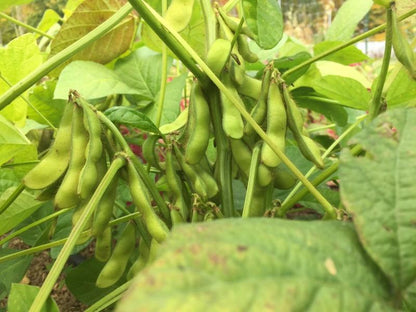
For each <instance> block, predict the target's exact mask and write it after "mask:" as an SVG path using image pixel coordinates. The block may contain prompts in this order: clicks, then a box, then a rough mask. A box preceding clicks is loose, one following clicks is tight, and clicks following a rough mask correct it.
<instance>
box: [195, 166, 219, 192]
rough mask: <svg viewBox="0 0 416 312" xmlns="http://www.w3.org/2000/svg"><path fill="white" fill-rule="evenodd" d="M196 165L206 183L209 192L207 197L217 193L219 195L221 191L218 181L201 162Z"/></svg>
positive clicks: (199, 174) (198, 172)
mask: <svg viewBox="0 0 416 312" xmlns="http://www.w3.org/2000/svg"><path fill="white" fill-rule="evenodd" d="M194 166H195V171H196V173H197V175H198V176H199V177H200V178H201V180H202V181H203V182H204V184H205V189H206V193H207V196H206V198H212V197H214V196H215V195H217V194H218V192H219V188H218V184H217V181H216V180H215V178H214V177H213V176H212V174H211V173H210V172H208V171H207V170H206V169H205V168H203V167H202V166H201V165H200V164H197V165H194Z"/></svg>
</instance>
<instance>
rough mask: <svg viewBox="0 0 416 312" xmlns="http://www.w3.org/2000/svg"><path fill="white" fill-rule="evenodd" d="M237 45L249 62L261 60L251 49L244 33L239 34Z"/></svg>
mask: <svg viewBox="0 0 416 312" xmlns="http://www.w3.org/2000/svg"><path fill="white" fill-rule="evenodd" d="M237 46H238V52H240V54H241V56H242V57H243V58H244V59H245V60H246V61H247V62H249V63H256V62H257V61H258V60H259V57H258V56H257V54H255V53H253V52H252V51H251V50H250V47H249V45H248V42H247V40H246V38H245V37H244V36H243V35H238V36H237Z"/></svg>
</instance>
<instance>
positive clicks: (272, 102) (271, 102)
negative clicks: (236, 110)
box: [261, 79, 287, 168]
mask: <svg viewBox="0 0 416 312" xmlns="http://www.w3.org/2000/svg"><path fill="white" fill-rule="evenodd" d="M286 124H287V117H286V109H285V105H284V103H283V99H282V95H281V93H280V89H279V85H278V84H277V82H276V80H275V79H272V80H271V81H270V86H269V93H268V96H267V129H266V134H267V135H268V137H269V138H270V139H271V140H272V141H273V143H274V144H275V145H276V146H277V148H278V149H279V150H280V151H281V152H282V153H284V151H285V145H286ZM261 161H262V163H264V164H265V165H266V166H268V167H271V168H274V167H277V166H278V165H279V164H280V162H281V160H280V158H279V156H277V155H276V153H275V152H274V151H273V150H272V149H271V148H270V146H269V145H268V144H266V143H264V144H263V146H262V149H261Z"/></svg>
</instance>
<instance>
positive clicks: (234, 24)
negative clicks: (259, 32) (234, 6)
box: [216, 6, 256, 40]
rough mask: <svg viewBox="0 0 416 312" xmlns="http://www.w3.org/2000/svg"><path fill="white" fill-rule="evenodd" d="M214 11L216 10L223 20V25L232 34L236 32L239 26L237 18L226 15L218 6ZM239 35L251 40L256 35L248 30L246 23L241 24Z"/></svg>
mask: <svg viewBox="0 0 416 312" xmlns="http://www.w3.org/2000/svg"><path fill="white" fill-rule="evenodd" d="M216 9H217V10H218V12H219V14H220V15H221V17H222V19H223V20H224V22H225V24H226V25H227V26H228V27H229V28H230V29H231V30H232V31H233V32H236V31H237V29H238V27H239V24H240V19H239V18H237V17H234V16H229V15H227V13H226V12H225V11H224V10H223V9H222V8H221V7H219V6H217V8H216ZM240 33H241V34H244V35H246V36H248V37H250V38H251V39H253V40H254V39H255V38H256V35H255V34H254V33H253V32H252V31H251V30H250V28H248V26H247V24H246V23H243V26H242V27H241V29H240Z"/></svg>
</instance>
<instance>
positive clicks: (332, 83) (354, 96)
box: [313, 75, 371, 110]
mask: <svg viewBox="0 0 416 312" xmlns="http://www.w3.org/2000/svg"><path fill="white" fill-rule="evenodd" d="M313 88H314V89H315V90H316V92H318V93H320V94H322V95H324V96H325V97H328V98H330V99H333V100H335V101H337V102H339V104H340V105H343V106H348V107H352V108H357V109H361V110H366V109H367V108H368V103H369V101H370V98H371V95H370V92H368V90H367V89H366V88H365V87H364V86H363V85H362V84H361V83H359V82H358V81H357V80H355V79H352V78H347V77H341V76H334V75H328V76H323V77H322V78H321V79H319V80H318V81H315V82H314V84H313ZM334 103H335V102H334Z"/></svg>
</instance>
